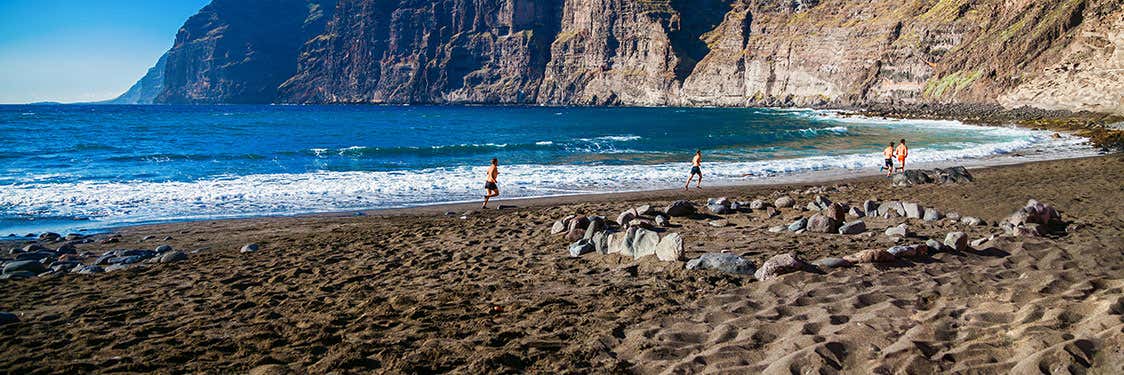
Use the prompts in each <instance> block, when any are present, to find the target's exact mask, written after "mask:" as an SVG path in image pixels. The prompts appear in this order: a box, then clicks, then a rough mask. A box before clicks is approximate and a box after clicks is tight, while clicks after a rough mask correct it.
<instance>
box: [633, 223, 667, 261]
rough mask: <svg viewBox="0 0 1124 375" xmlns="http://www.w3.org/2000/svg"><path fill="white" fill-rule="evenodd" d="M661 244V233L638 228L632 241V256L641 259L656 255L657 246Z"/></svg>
mask: <svg viewBox="0 0 1124 375" xmlns="http://www.w3.org/2000/svg"><path fill="white" fill-rule="evenodd" d="M659 244H660V235H659V233H656V232H653V231H650V230H647V229H642V228H637V230H636V235H635V236H633V238H632V242H631V245H632V246H631V248H632V257H633V258H636V259H640V258H643V257H646V256H649V255H656V247H657V246H659Z"/></svg>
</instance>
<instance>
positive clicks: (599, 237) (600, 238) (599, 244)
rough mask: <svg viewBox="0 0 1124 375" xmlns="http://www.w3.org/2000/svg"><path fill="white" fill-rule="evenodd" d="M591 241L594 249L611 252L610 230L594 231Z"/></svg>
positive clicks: (603, 252) (601, 252)
mask: <svg viewBox="0 0 1124 375" xmlns="http://www.w3.org/2000/svg"><path fill="white" fill-rule="evenodd" d="M589 242H591V243H593V251H596V252H597V253H598V254H608V253H609V232H607V231H600V232H597V233H594V234H593V237H592V238H590V239H589Z"/></svg>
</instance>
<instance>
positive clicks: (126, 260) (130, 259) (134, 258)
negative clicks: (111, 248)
mask: <svg viewBox="0 0 1124 375" xmlns="http://www.w3.org/2000/svg"><path fill="white" fill-rule="evenodd" d="M143 260H145V257H142V256H139V255H129V256H123V257H115V258H109V264H110V265H114V264H135V263H140V262H141V261H143Z"/></svg>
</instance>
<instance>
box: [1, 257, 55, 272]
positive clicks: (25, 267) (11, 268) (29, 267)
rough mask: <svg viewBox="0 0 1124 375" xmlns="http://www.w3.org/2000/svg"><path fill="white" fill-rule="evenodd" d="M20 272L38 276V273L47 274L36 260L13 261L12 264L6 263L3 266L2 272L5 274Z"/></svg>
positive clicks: (41, 264)
mask: <svg viewBox="0 0 1124 375" xmlns="http://www.w3.org/2000/svg"><path fill="white" fill-rule="evenodd" d="M21 271H22V272H31V273H33V274H40V273H43V272H47V269H46V268H45V267H43V263H41V262H39V261H38V260H17V261H14V262H8V263H7V264H5V265H4V271H3V272H4V273H5V274H9V273H15V272H21Z"/></svg>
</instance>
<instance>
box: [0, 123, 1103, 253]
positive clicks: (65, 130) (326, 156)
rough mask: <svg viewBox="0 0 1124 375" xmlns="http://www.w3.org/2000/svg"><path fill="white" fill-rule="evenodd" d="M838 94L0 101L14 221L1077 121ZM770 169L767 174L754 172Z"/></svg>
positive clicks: (944, 139)
mask: <svg viewBox="0 0 1124 375" xmlns="http://www.w3.org/2000/svg"><path fill="white" fill-rule="evenodd" d="M1051 135H1052V134H1051V133H1049V132H1044V131H1034V130H1028V129H1021V128H1013V127H980V126H970V125H964V124H961V123H959V122H955V121H931V120H889V119H874V118H864V117H851V116H845V115H842V114H840V113H837V112H832V111H814V110H777V109H716V108H557V107H475V106H456V107H439V106H228V105H223V106H92V105H91V106H84V105H66V106H0V236H4V235H7V234H8V233H12V234H15V235H23V234H25V233H36V232H39V231H46V230H51V231H58V232H70V231H83V230H86V231H93V230H100V229H105V228H110V227H114V226H121V225H130V224H141V223H157V222H167V221H177V220H195V219H216V218H232V217H252V216H263V215H291V214H303V213H314V212H336V211H350V210H362V209H377V208H397V207H409V206H417V205H427V204H435V203H448V202H461V201H471V200H477V199H479V197H480V195H481V194H482V193H483V192H482V186H483V178H484V170H485V168H486V167H487V165H488V162H489V160H490V159H491V158H493V157H495V158H498V159H499V160H500V171H501V175H500V188H501V190H502V192H503V198H513V197H537V196H552V195H567V194H581V193H598V192H617V191H635V190H652V189H666V188H677V187H681V186H682V184H683V181H684V180H685V178H686V177H687V173H688V171H689V166H688V162H689V161H690V158H691V156H692V153H693V152H694V151H695V150H696V149H701V150H702V151H703V154H704V158H705V159H704V167H703V171H704V173H705V177H706V180H705V184H724V185H725V184H737V183H743V182H746V181H748V180H759V179H768V178H770V177H768V176H782V175H793V174H800V173H810V172H817V171H826V170H855V171H859V170H870V171H877V170H878V168H879V166H880V165H881V163H882V157H881V150H882V148H883V147H885V145H886V144H887V143H888V142H890V141H894V140H898V139H900V138H906V139H907V140H908V141H909V144H910V145H911V149H912V151H911V157H910V159H909V161H910V162H911V163H917V162H921V163H925V162H940V161H952V160H972V159H979V158H985V157H991V156H994V155H1003V154H1009V153H1012V152H1016V151H1018V150H1021V149H1027V148H1031V147H1034V148H1039V149H1058V150H1065V149H1073V148H1077V147H1083V146H1081V144H1082V143H1083V141H1082V140H1081V139H1078V138H1072V137H1062V138H1061V139H1056V138H1053V137H1051ZM746 174H754V175H756V176H754V177H744V175H746Z"/></svg>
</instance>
